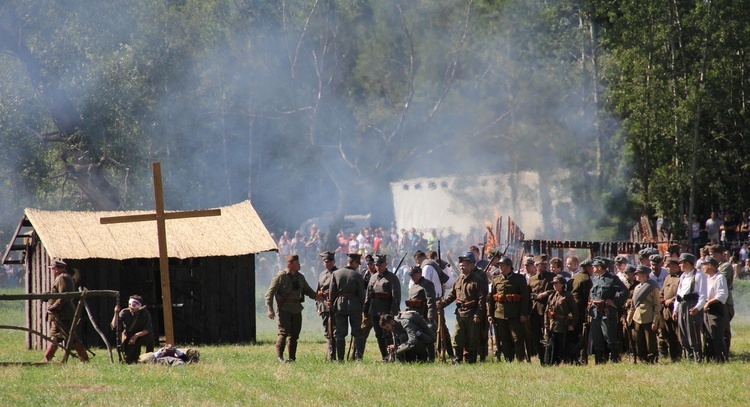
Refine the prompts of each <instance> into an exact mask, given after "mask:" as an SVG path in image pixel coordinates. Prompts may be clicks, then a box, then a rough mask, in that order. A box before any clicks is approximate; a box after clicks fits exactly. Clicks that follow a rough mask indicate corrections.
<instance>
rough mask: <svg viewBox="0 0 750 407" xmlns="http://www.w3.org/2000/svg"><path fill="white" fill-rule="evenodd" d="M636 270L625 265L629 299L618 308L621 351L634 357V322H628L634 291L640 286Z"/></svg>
mask: <svg viewBox="0 0 750 407" xmlns="http://www.w3.org/2000/svg"><path fill="white" fill-rule="evenodd" d="M644 267H645V266H644ZM635 270H636V267H635V266H633V265H632V264H628V265H627V266H625V269H624V273H623V274H624V275H625V287H626V288H627V289H628V291H627V299H626V300H625V304H624V305H623V306H622V307H620V308H618V309H617V316H618V321H619V323H620V326H619V334H620V352H621V353H622V352H625V353H627V354H629V355H630V356H632V357H633V359H635V357H636V355H635V351H636V349H635V340H634V338H635V330H634V327H633V324H632V323H628V313H629V312H630V310H631V309H632V308H633V292H634V291H635V288H636V286H638V281H637V280H636V279H635Z"/></svg>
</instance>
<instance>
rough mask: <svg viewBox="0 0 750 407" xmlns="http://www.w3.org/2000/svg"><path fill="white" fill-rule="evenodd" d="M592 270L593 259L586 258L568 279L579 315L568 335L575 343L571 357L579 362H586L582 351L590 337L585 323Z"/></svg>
mask: <svg viewBox="0 0 750 407" xmlns="http://www.w3.org/2000/svg"><path fill="white" fill-rule="evenodd" d="M592 272H593V266H592V265H591V260H588V259H586V260H584V261H582V262H581V263H580V270H579V271H578V272H577V273H575V274H573V278H571V279H570V281H568V285H569V286H570V294H571V295H572V296H573V301H575V302H576V308H577V310H578V316H579V318H578V320H577V321H576V324H575V326H574V327H573V331H571V332H568V336H570V337H571V343H572V344H574V345H575V346H574V347H573V349H572V350H571V358H572V359H573V360H574V361H576V362H577V363H585V362H586V360H585V355H584V354H582V351H583V350H584V348H585V347H586V346H587V345H588V343H587V342H588V338H584V335H583V328H584V327H583V325H584V321H585V320H586V308H587V307H588V304H589V296H590V295H591V286H592V283H591V273H592Z"/></svg>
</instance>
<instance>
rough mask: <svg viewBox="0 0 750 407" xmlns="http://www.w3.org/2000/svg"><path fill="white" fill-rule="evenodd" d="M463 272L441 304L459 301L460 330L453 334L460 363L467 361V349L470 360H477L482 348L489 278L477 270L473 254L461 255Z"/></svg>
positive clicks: (443, 305) (457, 361) (457, 306)
mask: <svg viewBox="0 0 750 407" xmlns="http://www.w3.org/2000/svg"><path fill="white" fill-rule="evenodd" d="M458 261H459V268H460V269H461V275H459V276H458V278H457V279H456V283H455V284H454V286H453V290H451V292H450V294H448V297H446V298H445V301H442V302H441V304H440V305H439V306H440V307H442V308H445V307H447V306H448V305H449V304H451V303H452V302H454V301H455V302H456V330H455V333H454V336H453V343H454V347H455V355H456V363H461V362H462V361H463V360H464V350H466V351H467V355H468V356H467V358H466V362H467V363H476V361H477V351H478V350H479V335H480V334H479V326H480V324H479V322H480V318H484V314H485V313H484V310H485V298H486V294H485V293H486V291H487V283H486V279H485V278H483V277H480V275H479V274H478V273H477V272H476V265H475V257H474V255H473V254H472V253H467V254H466V255H465V256H459V257H458Z"/></svg>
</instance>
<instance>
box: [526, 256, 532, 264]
mask: <svg viewBox="0 0 750 407" xmlns="http://www.w3.org/2000/svg"><path fill="white" fill-rule="evenodd" d="M523 264H534V258H533V257H527V258H526V260H524V261H523Z"/></svg>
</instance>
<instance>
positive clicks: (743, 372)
mask: <svg viewBox="0 0 750 407" xmlns="http://www.w3.org/2000/svg"><path fill="white" fill-rule="evenodd" d="M748 287H750V286H745V285H743V286H741V287H738V288H739V289H736V292H737V293H739V294H740V295H739V297H740V298H741V299H742V300H744V299H745V298H748V299H750V297H747V296H746V295H745V294H746V293H747V291H748ZM15 292H18V291H15ZM0 293H9V291H2V290H0ZM745 304H747V303H745ZM310 305H311V304H309V303H307V306H308V308H311V307H310ZM738 309H740V310H741V314H740V315H738V316H737V317H736V319H735V323H734V330H735V336H734V338H735V339H734V342H733V345H732V348H733V355H734V356H733V358H732V361H731V362H730V363H727V364H723V365H717V364H694V363H689V362H682V363H678V364H672V363H668V362H660V363H659V364H657V365H644V364H637V365H633V364H630V363H626V362H624V363H620V364H608V365H603V366H595V365H588V366H558V367H544V368H543V367H541V366H539V364H538V362H537V363H532V364H519V363H514V364H508V363H499V362H492V363H484V364H478V365H473V366H470V365H460V366H453V365H449V364H440V363H438V364H431V365H429V364H427V365H401V364H382V363H377V362H376V361H375V359H376V353H377V345H376V344H375V342H374V338H373V337H372V336H371V337H370V341H369V342H368V348H367V352H366V357H365V361H363V362H359V363H344V364H338V363H328V362H325V361H324V360H323V354H324V347H325V345H324V343H323V340H322V335H321V331H322V328H319V327H318V325H317V322H318V321H317V320H315V318H314V317H313V316H312V312H310V311H309V310H307V312H306V315H305V317H306V318H307V321H306V323H305V327H304V331H303V333H302V338H301V344H300V348H299V351H298V358H297V359H298V362H297V363H295V364H279V363H277V362H276V359H275V354H274V349H273V345H272V341H273V340H274V339H275V331H274V328H275V326H274V322H272V321H269V320H268V319H267V318H265V316H264V314H262V313H259V314H258V343H256V344H247V345H227V346H202V347H200V351H201V355H202V360H201V362H200V363H198V364H194V365H189V366H184V367H176V368H167V367H164V366H156V365H134V366H127V365H120V364H111V363H110V362H109V357H108V355H107V353H106V350H103V349H97V350H95V352H96V353H97V356H96V357H94V358H92V361H91V363H89V364H85V365H84V364H80V363H78V362H76V361H75V360H72V361H71V362H70V363H68V364H66V365H59V364H48V365H43V366H16V365H10V366H2V367H0V406H27V405H29V406H30V405H34V406H40V405H42V406H43V405H125V406H135V405H141V406H142V405H155V406H171V405H188V406H192V405H201V406H218V405H222V406H223V405H243V406H245V405H248V406H256V405H263V406H265V405H269V406H270V405H295V404H297V405H302V404H304V405H310V406H318V405H324V404H325V405H365V404H366V405H385V406H402V405H415V406H423V405H432V406H434V405H493V406H506V405H508V406H515V405H519V406H521V405H524V406H528V405H551V404H557V405H566V406H594V405H606V406H633V405H638V406H656V405H665V406H671V405H679V406H705V405H715V406H734V405H747V404H748V400H750V365H749V364H748V361H750V318H748V316H750V315H749V314H748V313H746V312H745V311H744V309H743V308H742V307H741V306H740V307H738ZM22 310H23V304H22V303H21V302H13V303H10V302H6V303H5V304H4V303H3V302H2V301H0V324H4V325H21V323H22ZM41 357H42V352H41V351H27V350H25V349H24V333H23V332H17V331H0V361H3V362H9V361H10V362H22V361H38V360H40V359H41ZM57 360H59V356H58V358H57Z"/></svg>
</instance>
